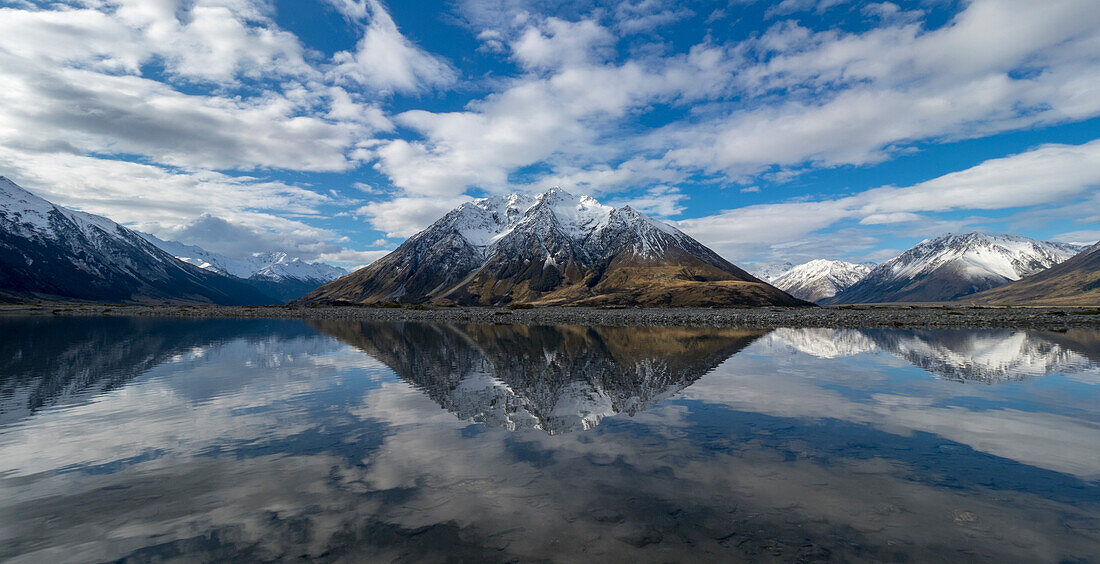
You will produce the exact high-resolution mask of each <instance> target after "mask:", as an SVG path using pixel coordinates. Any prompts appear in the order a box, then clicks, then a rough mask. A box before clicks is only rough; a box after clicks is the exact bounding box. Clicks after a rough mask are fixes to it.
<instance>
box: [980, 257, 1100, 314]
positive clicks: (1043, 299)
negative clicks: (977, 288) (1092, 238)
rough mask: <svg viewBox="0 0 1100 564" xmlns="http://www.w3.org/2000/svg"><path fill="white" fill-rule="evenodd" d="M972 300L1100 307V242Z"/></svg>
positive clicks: (994, 302)
mask: <svg viewBox="0 0 1100 564" xmlns="http://www.w3.org/2000/svg"><path fill="white" fill-rule="evenodd" d="M970 299H971V300H973V301H975V302H978V303H992V304H1015V305H1057V306H1064V305H1097V304H1100V243H1096V244H1094V245H1093V246H1091V247H1089V248H1087V249H1085V250H1083V251H1081V252H1080V253H1078V254H1077V255H1075V256H1073V257H1071V258H1070V259H1069V260H1066V261H1065V262H1062V263H1060V264H1058V265H1056V266H1052V267H1051V268H1049V269H1047V270H1044V271H1042V272H1040V273H1038V274H1035V275H1034V276H1029V277H1027V278H1024V279H1022V280H1018V281H1016V282H1012V283H1010V284H1005V285H1004V286H1001V287H999V288H994V289H992V290H988V291H985V292H982V293H980V294H975V295H973V296H971V297H970Z"/></svg>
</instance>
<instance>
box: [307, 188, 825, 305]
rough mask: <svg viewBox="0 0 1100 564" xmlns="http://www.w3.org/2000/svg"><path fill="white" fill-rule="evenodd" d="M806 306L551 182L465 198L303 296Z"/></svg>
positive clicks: (664, 232) (627, 214) (654, 224)
mask: <svg viewBox="0 0 1100 564" xmlns="http://www.w3.org/2000/svg"><path fill="white" fill-rule="evenodd" d="M381 301H397V302H405V303H423V302H440V303H457V304H466V305H499V304H506V303H513V302H522V303H530V304H536V305H562V304H569V305H592V306H599V305H672V306H719V305H788V306H793V305H806V304H805V302H802V301H800V300H797V299H795V298H792V297H791V296H789V295H788V294H786V293H784V292H782V291H780V290H778V289H776V288H774V287H772V286H770V285H768V284H767V283H765V282H762V281H761V280H759V279H757V278H755V277H753V276H752V275H750V274H749V273H747V272H745V271H744V270H742V269H740V268H738V267H736V266H734V265H733V264H731V263H730V262H728V261H726V260H725V259H723V258H722V257H720V256H719V255H718V254H717V253H715V252H714V251H712V250H710V249H709V248H707V247H706V246H704V245H702V244H701V243H699V242H698V241H696V240H695V239H692V238H691V237H689V236H687V235H685V234H684V233H683V232H681V231H679V230H678V229H676V228H675V227H672V226H670V225H667V224H665V223H662V222H659V221H657V220H654V219H652V218H650V217H648V216H646V215H644V214H641V213H639V212H638V211H636V210H634V209H633V208H631V207H629V206H623V207H619V208H615V207H612V206H606V205H603V204H600V203H599V202H597V201H596V200H594V199H592V198H590V197H587V196H580V197H575V196H573V195H572V194H570V193H568V192H566V191H564V190H561V189H560V188H554V189H551V190H548V191H547V192H545V193H543V194H541V195H539V196H530V195H525V194H513V195H509V196H494V197H491V198H483V199H481V200H476V201H474V202H468V203H466V204H463V205H461V206H459V207H458V208H456V209H455V210H452V211H451V212H449V213H447V214H446V215H445V216H443V217H442V218H440V219H439V220H438V221H436V222H435V223H433V224H432V225H431V226H430V227H428V228H427V229H425V230H424V231H421V232H420V233H418V234H416V235H414V236H413V237H411V238H409V239H408V240H407V241H405V243H403V244H402V245H401V246H400V247H398V248H397V250H395V251H394V252H393V253H390V254H389V255H387V256H385V257H383V258H382V259H379V260H378V261H376V262H375V263H373V264H371V265H370V266H368V267H366V268H363V269H361V270H360V271H358V272H356V273H354V274H351V275H349V276H346V277H344V278H342V279H340V280H337V281H336V282H333V283H330V284H327V285H325V286H323V287H321V288H319V289H318V290H316V291H314V292H311V293H310V294H307V295H306V296H305V297H303V298H302V300H300V303H341V302H350V303H371V302H381Z"/></svg>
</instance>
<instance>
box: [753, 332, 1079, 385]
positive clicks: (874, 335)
mask: <svg viewBox="0 0 1100 564" xmlns="http://www.w3.org/2000/svg"><path fill="white" fill-rule="evenodd" d="M1070 336H1071V337H1072V335H1070ZM768 340H769V341H770V342H776V343H782V344H784V345H786V346H790V347H792V348H794V349H797V350H799V351H801V352H804V353H806V354H809V355H812V356H815V357H818V358H839V357H844V356H853V355H856V354H860V353H865V352H874V351H876V350H878V351H883V352H888V353H890V354H893V355H895V356H898V357H900V358H903V359H905V360H907V361H909V362H910V363H912V364H913V365H914V366H917V367H919V368H922V369H924V370H927V371H928V372H931V373H933V374H935V375H937V376H940V377H943V378H948V379H951V380H973V381H980V382H998V381H1005V380H1022V379H1025V378H1031V377H1036V376H1044V375H1047V374H1052V373H1074V372H1081V371H1085V370H1090V369H1093V368H1095V367H1096V363H1095V362H1093V361H1092V360H1090V357H1089V356H1088V354H1089V353H1090V351H1078V350H1075V349H1074V348H1070V346H1069V345H1067V343H1074V341H1073V339H1067V337H1066V335H1063V334H1058V335H1055V334H1048V333H1039V332H1034V333H1029V332H1025V331H1012V330H975V329H956V330H936V331H931V330H922V331H910V330H889V329H867V330H851V329H778V330H776V331H774V332H772V333H771V334H770V335H768ZM1083 342H1087V340H1085V341H1083Z"/></svg>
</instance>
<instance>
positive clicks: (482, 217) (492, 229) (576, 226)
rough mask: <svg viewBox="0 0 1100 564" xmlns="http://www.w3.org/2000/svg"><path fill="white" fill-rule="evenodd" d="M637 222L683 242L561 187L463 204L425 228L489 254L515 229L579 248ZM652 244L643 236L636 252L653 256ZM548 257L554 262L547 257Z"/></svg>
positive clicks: (641, 218)
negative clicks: (552, 234)
mask: <svg viewBox="0 0 1100 564" xmlns="http://www.w3.org/2000/svg"><path fill="white" fill-rule="evenodd" d="M639 223H641V224H644V225H646V226H647V227H649V228H652V229H656V230H659V231H661V232H663V233H666V234H668V235H671V236H673V237H677V238H681V237H686V236H685V235H684V234H683V233H682V232H681V231H680V230H678V229H676V228H675V227H672V226H671V225H667V224H664V223H661V222H659V221H657V220H654V219H652V218H649V217H648V216H645V215H643V214H640V213H638V212H637V211H635V210H634V209H633V208H631V207H630V206H623V207H620V208H615V207H613V206H609V205H605V204H601V203H600V202H598V201H596V200H595V199H594V198H592V197H590V196H587V195H581V196H574V195H573V194H571V193H569V192H567V191H565V190H563V189H561V188H559V187H554V188H551V189H550V190H547V191H546V192H544V193H542V194H540V195H538V196H531V195H528V194H510V195H507V196H492V197H488V198H481V199H479V200H474V201H472V202H467V203H464V204H462V205H461V206H459V207H458V208H457V209H455V210H453V211H451V212H450V213H448V214H447V215H446V216H444V217H443V219H441V220H440V221H439V222H437V223H436V224H435V225H433V226H432V227H430V228H429V229H433V228H440V227H443V228H452V229H454V230H455V232H457V233H458V234H459V235H460V236H461V237H462V238H463V239H465V240H466V242H468V243H469V244H470V245H472V246H473V247H475V248H477V249H479V250H480V251H481V252H482V254H483V255H487V254H488V253H489V248H490V247H492V246H493V245H494V244H495V243H497V242H499V241H501V240H503V239H504V238H506V237H507V236H508V235H510V234H512V233H513V232H515V231H517V230H525V229H532V230H536V231H537V230H539V229H554V230H556V231H557V232H559V233H561V234H562V235H564V236H565V237H567V238H568V239H570V240H572V241H574V242H581V243H583V242H585V241H588V240H591V239H593V238H596V237H597V236H598V234H599V233H600V232H602V231H604V230H606V229H608V228H612V227H623V226H625V225H634V226H635V227H637V224H639ZM639 233H640V234H641V231H639ZM651 239H652V238H647V237H642V238H641V239H640V240H641V241H642V243H643V245H642V246H640V247H639V248H638V249H636V252H637V253H638V254H646V253H652V252H654V249H653V248H652V246H653V244H655V241H652V240H651ZM646 243H649V244H646ZM548 257H550V258H551V259H552V258H553V257H552V256H550V255H549V254H548Z"/></svg>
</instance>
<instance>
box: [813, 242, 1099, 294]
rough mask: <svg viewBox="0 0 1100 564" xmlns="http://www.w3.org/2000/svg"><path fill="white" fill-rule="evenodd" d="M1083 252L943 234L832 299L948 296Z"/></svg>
mask: <svg viewBox="0 0 1100 564" xmlns="http://www.w3.org/2000/svg"><path fill="white" fill-rule="evenodd" d="M1078 251H1080V247H1077V246H1075V245H1068V244H1065V243H1053V242H1049V241H1034V240H1032V239H1028V238H1026V237H1017V236H1014V235H987V234H984V233H967V234H964V235H955V234H950V235H944V236H942V237H937V238H935V239H931V240H928V241H924V242H922V243H920V244H919V245H917V246H915V247H913V248H912V249H909V250H908V251H905V252H904V253H902V254H901V255H899V256H897V257H895V258H893V259H890V260H888V261H886V262H884V263H882V264H880V265H879V266H878V267H876V268H875V269H873V270H872V271H871V272H870V273H868V274H867V275H866V276H865V277H864V278H863V279H862V280H860V281H859V282H858V283H856V284H854V285H853V286H851V287H850V288H848V289H847V290H844V291H843V292H841V293H839V294H837V295H836V296H835V297H834V298H832V299H827V300H826V302H827V303H845V304H847V303H874V302H922V301H947V300H953V299H957V298H960V297H963V296H967V295H970V294H974V293H976V292H981V291H983V290H987V289H990V288H995V287H997V286H1001V285H1003V284H1006V283H1008V282H1011V281H1013V280H1019V279H1020V278H1022V277H1024V276H1028V275H1031V274H1035V273H1037V272H1040V271H1042V270H1044V269H1047V268H1050V267H1051V266H1054V265H1056V264H1058V263H1060V262H1062V261H1065V260H1066V259H1068V258H1070V257H1072V256H1073V255H1075V254H1077V252H1078Z"/></svg>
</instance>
